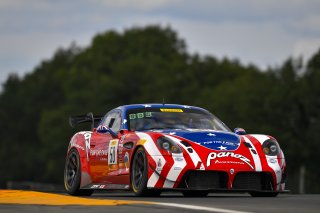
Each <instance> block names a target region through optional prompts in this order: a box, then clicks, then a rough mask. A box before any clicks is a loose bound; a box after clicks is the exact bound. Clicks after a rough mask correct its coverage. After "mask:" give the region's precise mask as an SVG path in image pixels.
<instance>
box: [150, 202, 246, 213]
mask: <svg viewBox="0 0 320 213" xmlns="http://www.w3.org/2000/svg"><path fill="white" fill-rule="evenodd" d="M154 204H156V205H161V206H170V207H176V208H183V209H191V210H201V211H208V212H222V213H250V212H244V211H236V210H230V209H220V208H212V207H204V206H194V205H185V204H179V203H154Z"/></svg>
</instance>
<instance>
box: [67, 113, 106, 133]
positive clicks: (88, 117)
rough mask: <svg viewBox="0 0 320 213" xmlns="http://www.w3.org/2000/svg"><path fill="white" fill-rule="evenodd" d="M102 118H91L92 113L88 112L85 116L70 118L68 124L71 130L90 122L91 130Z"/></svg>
mask: <svg viewBox="0 0 320 213" xmlns="http://www.w3.org/2000/svg"><path fill="white" fill-rule="evenodd" d="M102 118H103V116H93V114H92V112H89V113H88V114H86V115H77V116H70V117H69V124H70V126H71V127H72V128H75V127H76V126H77V125H78V124H81V123H88V122H91V128H92V129H93V128H94V127H95V124H96V123H98V122H99V121H101V119H102Z"/></svg>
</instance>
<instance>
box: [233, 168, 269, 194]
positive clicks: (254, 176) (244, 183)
mask: <svg viewBox="0 0 320 213" xmlns="http://www.w3.org/2000/svg"><path fill="white" fill-rule="evenodd" d="M232 188H233V189H247V190H273V178H272V175H271V174H270V173H268V172H240V173H238V174H236V176H235V178H234V181H233V184H232Z"/></svg>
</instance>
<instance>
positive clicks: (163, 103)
mask: <svg viewBox="0 0 320 213" xmlns="http://www.w3.org/2000/svg"><path fill="white" fill-rule="evenodd" d="M165 104H166V102H165V101H164V97H162V105H165Z"/></svg>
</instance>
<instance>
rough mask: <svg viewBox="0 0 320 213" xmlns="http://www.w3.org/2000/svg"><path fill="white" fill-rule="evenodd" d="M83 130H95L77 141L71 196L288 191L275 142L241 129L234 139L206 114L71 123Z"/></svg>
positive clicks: (177, 110)
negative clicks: (127, 192) (104, 192)
mask: <svg viewBox="0 0 320 213" xmlns="http://www.w3.org/2000/svg"><path fill="white" fill-rule="evenodd" d="M82 122H92V129H91V131H82V132H78V133H76V134H75V135H74V136H73V137H72V139H71V141H70V144H69V147H68V152H67V157H66V164H65V171H64V183H65V188H66V191H67V192H68V193H69V194H71V195H91V194H92V193H93V191H94V190H98V189H124V190H133V191H134V192H135V194H136V195H138V196H148V195H150V196H151V195H152V196H154V195H159V194H160V193H161V191H164V190H178V191H181V192H182V193H183V194H184V195H185V196H206V195H207V194H208V193H209V192H217V191H232V192H235V191H236V192H238V191H240V192H249V193H250V194H251V195H252V196H277V194H278V193H279V192H282V191H284V188H285V180H286V163H285V158H284V155H283V152H282V150H281V149H280V146H279V144H278V142H277V141H276V139H275V138H273V137H271V136H267V135H257V134H246V132H245V131H244V130H243V129H241V128H237V129H235V131H234V132H232V131H231V130H230V129H229V128H228V127H227V126H226V125H225V124H224V123H223V122H221V121H220V120H219V119H218V118H217V117H215V116H214V115H212V114H211V113H210V112H208V111H207V110H205V109H202V108H199V107H193V106H184V105H175V104H137V105H126V106H121V107H118V108H116V109H113V110H111V111H110V112H108V113H107V114H106V115H105V116H104V117H93V115H92V113H89V114H87V115H85V116H74V117H70V124H71V125H72V126H75V125H76V124H78V123H82ZM95 122H99V123H98V126H97V127H96V128H95V127H94V123H95Z"/></svg>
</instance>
